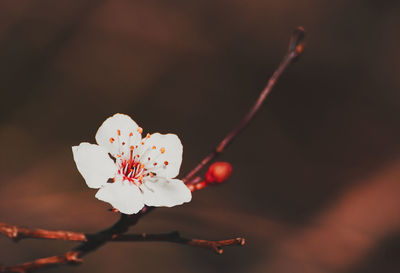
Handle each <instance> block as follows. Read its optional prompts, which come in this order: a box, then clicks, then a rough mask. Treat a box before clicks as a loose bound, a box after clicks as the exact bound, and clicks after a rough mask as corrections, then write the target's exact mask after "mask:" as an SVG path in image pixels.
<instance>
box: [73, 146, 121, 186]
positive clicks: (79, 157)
mask: <svg viewBox="0 0 400 273" xmlns="http://www.w3.org/2000/svg"><path fill="white" fill-rule="evenodd" d="M72 153H73V156H74V160H75V163H76V167H77V168H78V170H79V172H80V173H81V174H82V176H83V178H84V179H85V181H86V184H87V185H88V186H89V187H90V188H95V189H97V188H100V187H101V186H102V185H104V184H106V183H107V180H108V179H109V178H112V177H114V176H115V173H116V171H117V167H116V165H115V163H114V161H113V160H112V159H111V158H110V157H109V156H108V153H107V151H106V150H104V148H102V147H100V146H98V145H95V144H90V143H87V142H82V143H81V144H79V146H73V147H72Z"/></svg>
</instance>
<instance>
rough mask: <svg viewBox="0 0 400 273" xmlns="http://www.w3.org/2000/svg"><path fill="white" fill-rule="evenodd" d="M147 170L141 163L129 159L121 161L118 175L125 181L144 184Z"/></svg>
mask: <svg viewBox="0 0 400 273" xmlns="http://www.w3.org/2000/svg"><path fill="white" fill-rule="evenodd" d="M145 170H146V169H145V168H144V165H143V164H142V163H140V162H139V161H135V160H132V159H128V160H122V161H121V163H120V168H119V170H118V174H119V175H122V177H123V180H128V181H129V182H132V183H134V184H136V183H139V184H142V179H143V176H144V171H145Z"/></svg>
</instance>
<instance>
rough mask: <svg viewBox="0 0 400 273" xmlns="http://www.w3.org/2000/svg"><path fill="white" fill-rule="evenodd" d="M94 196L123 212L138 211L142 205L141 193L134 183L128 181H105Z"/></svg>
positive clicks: (132, 212)
mask: <svg viewBox="0 0 400 273" xmlns="http://www.w3.org/2000/svg"><path fill="white" fill-rule="evenodd" d="M96 198H97V199H99V200H102V201H105V202H107V203H110V204H111V205H112V206H113V207H114V208H116V209H117V210H119V211H120V212H122V213H125V214H134V213H138V212H139V211H140V210H141V209H142V208H143V207H144V203H143V194H142V193H141V192H140V190H139V188H138V187H137V186H136V185H134V184H132V183H130V182H128V181H121V180H118V181H116V182H114V183H107V184H106V185H104V186H103V187H101V189H99V190H98V192H97V193H96Z"/></svg>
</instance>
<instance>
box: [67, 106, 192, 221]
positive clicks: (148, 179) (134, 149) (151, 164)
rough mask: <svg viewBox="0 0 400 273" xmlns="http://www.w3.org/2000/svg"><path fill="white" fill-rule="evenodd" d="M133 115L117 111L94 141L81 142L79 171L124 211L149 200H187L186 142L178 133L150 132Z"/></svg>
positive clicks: (168, 204) (169, 202) (75, 153)
mask: <svg viewBox="0 0 400 273" xmlns="http://www.w3.org/2000/svg"><path fill="white" fill-rule="evenodd" d="M142 131H143V129H142V128H140V127H139V126H138V125H137V124H136V122H134V121H133V120H132V119H131V118H130V117H129V116H127V115H124V114H115V115H114V116H112V117H109V118H108V119H106V120H105V121H104V122H103V124H102V125H101V126H100V128H99V130H98V131H97V133H96V142H97V144H98V145H96V144H90V143H87V142H82V143H81V144H80V145H79V146H73V147H72V152H73V156H74V160H75V163H76V166H77V168H78V170H79V172H80V173H81V174H82V176H83V178H84V179H85V181H86V184H87V185H88V186H89V187H90V188H95V189H99V190H98V191H97V194H96V198H98V199H100V200H102V201H105V202H108V203H110V204H111V205H112V206H113V207H114V208H116V209H117V210H119V211H120V212H122V213H125V214H134V213H138V212H139V211H140V210H141V209H142V208H143V207H144V206H145V205H147V206H156V207H173V206H176V205H180V204H183V203H185V202H189V201H190V200H191V198H192V195H191V192H190V190H189V189H188V188H187V186H186V185H185V184H184V183H183V182H182V181H181V180H179V179H174V177H176V176H177V175H178V173H179V169H180V166H181V163H182V152H183V147H182V143H181V141H180V140H179V138H178V136H177V135H175V134H160V133H154V134H152V135H150V134H147V136H146V137H144V138H142Z"/></svg>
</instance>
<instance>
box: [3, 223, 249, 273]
mask: <svg viewBox="0 0 400 273" xmlns="http://www.w3.org/2000/svg"><path fill="white" fill-rule="evenodd" d="M17 229H18V228H17ZM46 232H50V233H51V232H53V231H46ZM80 235H82V236H85V234H83V233H80ZM88 237H89V236H88ZM25 238H27V237H25ZM30 238H46V239H57V238H50V237H30ZM85 240H87V239H86V238H85ZM103 240H104V241H103ZM88 242H90V241H88ZM101 242H102V243H105V242H170V243H177V244H182V245H190V246H194V247H200V248H205V249H210V250H212V251H214V252H216V253H218V254H222V253H223V247H226V246H235V245H238V246H243V245H244V244H245V239H244V238H234V239H228V240H220V241H208V240H201V239H188V238H184V237H181V236H180V234H179V232H177V231H174V232H170V233H161V234H146V233H142V234H126V235H124V234H122V235H114V236H112V237H107V238H105V237H104V238H102V240H101ZM83 246H85V244H83ZM96 246H97V247H98V246H99V245H96ZM79 248H81V249H80V250H79ZM92 250H94V249H90V250H89V251H92ZM89 251H88V249H86V250H84V249H83V247H82V246H81V247H78V248H76V250H73V251H69V252H67V253H65V254H64V255H59V256H51V257H47V258H41V259H37V260H34V261H31V262H27V263H23V264H20V265H15V266H0V272H18V273H26V272H31V271H34V270H37V269H42V268H50V267H55V266H58V265H63V264H64V265H65V264H69V265H74V264H79V263H81V262H82V261H83V260H82V258H81V257H82V256H83V255H85V254H87V252H89Z"/></svg>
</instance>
